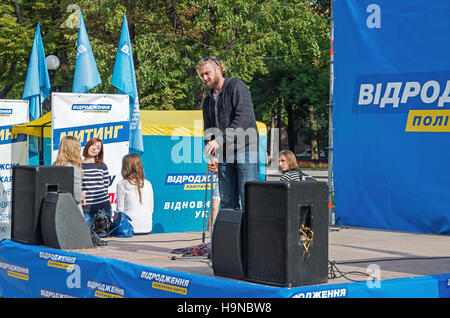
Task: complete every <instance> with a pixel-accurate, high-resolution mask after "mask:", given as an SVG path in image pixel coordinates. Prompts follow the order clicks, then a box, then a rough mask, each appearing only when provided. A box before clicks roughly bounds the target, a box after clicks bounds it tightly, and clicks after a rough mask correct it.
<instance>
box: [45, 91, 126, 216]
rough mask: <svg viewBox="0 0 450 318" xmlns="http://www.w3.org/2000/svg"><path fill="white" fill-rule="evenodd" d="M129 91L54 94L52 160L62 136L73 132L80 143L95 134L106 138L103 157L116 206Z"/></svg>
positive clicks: (111, 196)
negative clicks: (118, 93) (116, 93)
mask: <svg viewBox="0 0 450 318" xmlns="http://www.w3.org/2000/svg"><path fill="white" fill-rule="evenodd" d="M128 98H129V97H128V95H111V94H110V95H106V94H76V93H53V94H52V162H54V161H55V160H56V156H57V155H58V149H59V143H60V140H61V138H62V137H63V136H66V135H69V136H74V137H76V138H78V140H80V143H81V147H82V149H83V147H84V146H85V145H86V143H87V142H88V141H89V140H90V139H92V138H94V137H96V138H99V139H101V140H102V142H103V148H104V149H103V160H104V162H105V164H106V165H107V166H108V171H109V177H110V185H109V196H110V199H111V204H112V206H113V210H115V204H116V196H115V193H116V187H117V183H118V182H119V181H120V180H121V179H122V175H121V169H122V158H123V156H125V155H126V154H128V146H129V135H130V133H129V127H130V123H129V117H130V111H129V99H128Z"/></svg>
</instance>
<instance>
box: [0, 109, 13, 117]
mask: <svg viewBox="0 0 450 318" xmlns="http://www.w3.org/2000/svg"><path fill="white" fill-rule="evenodd" d="M12 113H13V110H12V108H0V116H11V115H12Z"/></svg>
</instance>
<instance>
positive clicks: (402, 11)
mask: <svg viewBox="0 0 450 318" xmlns="http://www.w3.org/2000/svg"><path fill="white" fill-rule="evenodd" d="M333 9H334V42H333V45H334V46H333V52H334V64H333V65H334V78H335V81H334V91H333V128H334V134H333V143H334V145H333V152H334V158H333V160H334V162H333V169H334V170H333V172H334V189H335V217H336V223H337V224H340V225H351V226H361V227H372V228H382V229H391V230H403V231H413V232H425V233H439V234H450V212H449V209H448V202H449V201H450V183H449V182H448V180H449V179H450V170H449V169H448V168H446V167H445V164H444V162H445V160H446V158H448V157H449V156H450V149H449V148H448V147H447V145H448V139H449V137H450V135H449V133H450V122H449V116H450V60H449V59H448V51H449V49H450V44H449V42H448V41H445V40H444V39H445V38H446V32H447V30H448V29H449V28H450V20H449V19H448V14H449V12H450V2H449V1H447V0H436V1H433V2H429V1H426V0H402V1H390V0H380V1H377V2H376V3H374V2H373V1H369V0H339V1H333Z"/></svg>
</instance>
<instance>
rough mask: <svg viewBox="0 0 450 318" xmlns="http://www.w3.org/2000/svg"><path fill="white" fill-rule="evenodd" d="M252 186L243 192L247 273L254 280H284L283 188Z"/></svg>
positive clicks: (284, 196) (284, 203) (284, 230)
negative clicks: (244, 200) (245, 202)
mask: <svg viewBox="0 0 450 318" xmlns="http://www.w3.org/2000/svg"><path fill="white" fill-rule="evenodd" d="M281 186H282V185H274V186H272V187H271V188H270V189H269V190H268V189H267V187H262V186H258V185H253V186H252V187H251V188H250V191H248V192H247V194H246V201H247V202H248V204H246V206H247V210H246V232H245V233H246V243H247V244H246V274H247V278H250V279H254V280H261V281H266V280H269V279H270V280H271V281H274V282H280V283H281V282H284V281H286V270H285V269H286V265H287V264H286V259H287V257H286V256H287V255H286V238H287V233H286V230H287V229H286V212H285V211H286V205H287V200H286V195H285V193H286V191H284V192H283V191H280V190H281V189H282V188H281Z"/></svg>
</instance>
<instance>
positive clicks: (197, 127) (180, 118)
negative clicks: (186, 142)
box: [12, 110, 267, 138]
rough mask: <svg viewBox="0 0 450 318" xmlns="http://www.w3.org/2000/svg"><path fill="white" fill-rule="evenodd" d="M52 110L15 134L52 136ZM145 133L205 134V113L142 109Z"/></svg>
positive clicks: (14, 129) (260, 129) (262, 131)
mask: <svg viewBox="0 0 450 318" xmlns="http://www.w3.org/2000/svg"><path fill="white" fill-rule="evenodd" d="M51 121H52V114H51V112H48V113H46V114H45V115H43V116H42V117H41V118H39V119H36V120H34V121H32V122H30V123H28V124H22V125H14V126H13V127H12V133H13V134H26V135H31V136H37V137H42V134H44V137H45V138H51ZM141 123H142V134H143V135H162V136H172V135H173V136H195V137H201V136H203V114H202V111H201V110H173V111H172V110H141ZM257 127H258V132H259V134H260V135H262V136H265V135H266V134H267V129H266V126H265V125H264V124H263V123H261V122H257Z"/></svg>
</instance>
